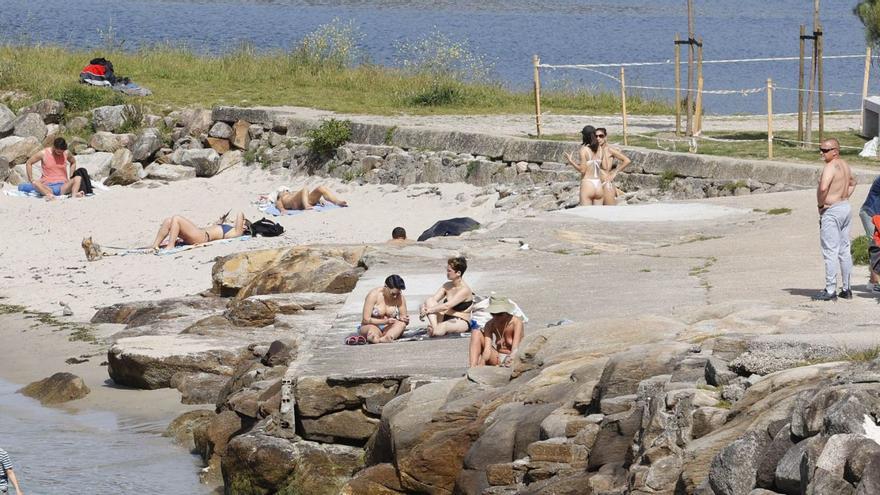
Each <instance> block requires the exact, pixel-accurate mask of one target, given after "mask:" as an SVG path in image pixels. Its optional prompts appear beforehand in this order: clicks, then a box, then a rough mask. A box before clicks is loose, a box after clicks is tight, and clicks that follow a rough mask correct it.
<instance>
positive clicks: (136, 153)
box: [131, 127, 163, 162]
mask: <svg viewBox="0 0 880 495" xmlns="http://www.w3.org/2000/svg"><path fill="white" fill-rule="evenodd" d="M162 144H163V143H162V133H160V132H159V129H156V128H152V127H148V128H146V129H144V130H142V131H141V132H139V133H138V135H137V138H135V140H134V143H133V144H132V145H131V153H132V160H134V161H136V162H145V161H147V160H149V159H150V158H151V157H152V156H153V154H154V153H156V152H157V151H159V148H161V147H162Z"/></svg>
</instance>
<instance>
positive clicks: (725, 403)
mask: <svg viewBox="0 0 880 495" xmlns="http://www.w3.org/2000/svg"><path fill="white" fill-rule="evenodd" d="M715 407H717V408H719V409H730V408H731V407H733V404H731V403H730V401H729V400H719V401H718V402H717V403H716V404H715Z"/></svg>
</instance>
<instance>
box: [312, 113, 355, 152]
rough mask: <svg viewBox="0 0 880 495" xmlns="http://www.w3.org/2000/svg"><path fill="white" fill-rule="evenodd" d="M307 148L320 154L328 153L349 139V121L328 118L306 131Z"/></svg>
mask: <svg viewBox="0 0 880 495" xmlns="http://www.w3.org/2000/svg"><path fill="white" fill-rule="evenodd" d="M308 137H309V139H310V141H309V150H310V151H311V152H312V153H315V154H317V155H320V154H322V153H328V152H330V151H333V150H335V149H336V148H338V147H340V146H342V145H343V144H345V143H347V142H348V141H349V140H350V139H351V121H349V120H336V119H329V120H325V121H323V122H321V125H320V126H318V127H317V128H316V129H312V130H310V131H309V132H308Z"/></svg>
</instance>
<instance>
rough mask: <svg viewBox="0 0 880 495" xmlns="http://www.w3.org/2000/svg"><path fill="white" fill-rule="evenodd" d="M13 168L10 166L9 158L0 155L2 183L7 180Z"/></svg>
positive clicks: (0, 181) (0, 180) (0, 178)
mask: <svg viewBox="0 0 880 495" xmlns="http://www.w3.org/2000/svg"><path fill="white" fill-rule="evenodd" d="M11 171H12V168H11V167H10V166H9V160H7V159H6V158H4V157H2V156H0V183H2V182H6V179H7V178H8V177H9V173H10V172H11Z"/></svg>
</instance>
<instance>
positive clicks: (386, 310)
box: [358, 275, 409, 344]
mask: <svg viewBox="0 0 880 495" xmlns="http://www.w3.org/2000/svg"><path fill="white" fill-rule="evenodd" d="M404 290H406V283H404V281H403V279H402V278H400V275H389V276H388V278H386V279H385V285H384V286H383V287H376V288H375V289H373V290H371V291H370V292H369V293H368V294H367V297H366V299H364V311H363V315H362V318H361V327H360V329H359V330H358V333H360V334H361V335H363V336H364V337H366V339H367V342H369V343H371V344H380V343H383V342H392V341H394V340H395V339H397V338H398V337H400V335H401V334H402V333H403V331H404V330H405V329H406V325H407V324H408V323H409V315H408V314H406V299H405V298H404V297H403V291H404Z"/></svg>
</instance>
